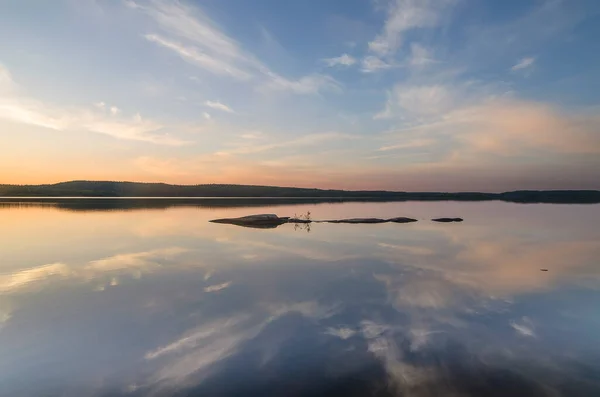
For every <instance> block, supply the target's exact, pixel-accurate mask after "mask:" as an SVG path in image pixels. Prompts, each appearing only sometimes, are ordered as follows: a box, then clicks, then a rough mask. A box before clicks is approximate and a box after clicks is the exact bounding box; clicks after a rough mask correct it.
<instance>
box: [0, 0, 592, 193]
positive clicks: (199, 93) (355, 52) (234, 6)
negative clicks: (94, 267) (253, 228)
mask: <svg viewBox="0 0 600 397" xmlns="http://www.w3.org/2000/svg"><path fill="white" fill-rule="evenodd" d="M0 38H1V39H0V139H1V146H0V183H17V184H24V183H54V182H59V181H66V180H74V179H86V180H130V181H143V182H167V183H178V184H198V183H241V184H268V185H281V186H303V187H321V188H348V189H389V190H407V191H410V190H431V191H464V190H478V191H506V190H515V189H559V188H564V189H579V188H583V189H587V188H591V189H600V40H599V39H600V1H598V0H562V1H561V0H503V1H496V0H487V1H484V0H305V1H304V0H252V1H250V0H180V1H175V0H154V1H146V0H56V1H36V0H3V1H2V2H1V3H0Z"/></svg>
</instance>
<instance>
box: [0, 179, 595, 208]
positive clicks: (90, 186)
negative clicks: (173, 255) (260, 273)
mask: <svg viewBox="0 0 600 397" xmlns="http://www.w3.org/2000/svg"><path fill="white" fill-rule="evenodd" d="M0 199H4V200H55V199H88V200H94V199H96V200H106V199H128V200H174V201H182V200H210V201H215V200H227V201H235V200H249V201H259V200H265V201H268V200H276V201H286V200H287V201H298V202H304V201H307V202H317V201H318V202H338V201H344V202H347V201H366V202H381V201H506V202H515V203H557V204H559V203H565V204H569V203H573V204H577V203H579V204H596V203H600V190H518V191H512V192H503V193H481V192H394V191H373V190H368V191H360V190H359V191H357V190H325V189H309V188H295V187H277V186H252V185H218V184H209V185H168V184H164V183H137V182H102V181H71V182H62V183H57V184H50V185H0Z"/></svg>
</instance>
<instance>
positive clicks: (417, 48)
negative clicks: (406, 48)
mask: <svg viewBox="0 0 600 397" xmlns="http://www.w3.org/2000/svg"><path fill="white" fill-rule="evenodd" d="M434 62H435V59H434V58H433V55H432V54H431V50H429V49H428V48H425V47H423V46H422V45H420V44H417V43H412V44H411V46H410V60H409V64H410V66H411V67H413V68H422V67H425V66H427V65H430V64H432V63H434Z"/></svg>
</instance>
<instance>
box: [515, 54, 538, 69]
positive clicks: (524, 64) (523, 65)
mask: <svg viewBox="0 0 600 397" xmlns="http://www.w3.org/2000/svg"><path fill="white" fill-rule="evenodd" d="M534 63H535V58H533V57H525V58H522V59H521V60H520V61H519V62H517V63H516V64H515V65H514V66H513V67H511V68H510V70H512V71H513V72H516V71H517V70H522V69H528V68H531V67H532V66H533V64H534Z"/></svg>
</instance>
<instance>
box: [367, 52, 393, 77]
mask: <svg viewBox="0 0 600 397" xmlns="http://www.w3.org/2000/svg"><path fill="white" fill-rule="evenodd" d="M392 67H394V65H393V64H390V63H387V62H385V61H383V60H381V59H380V58H377V57H374V56H372V55H369V56H367V57H365V58H364V59H363V60H362V64H361V71H362V72H364V73H373V72H376V71H378V70H384V69H390V68H392Z"/></svg>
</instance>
